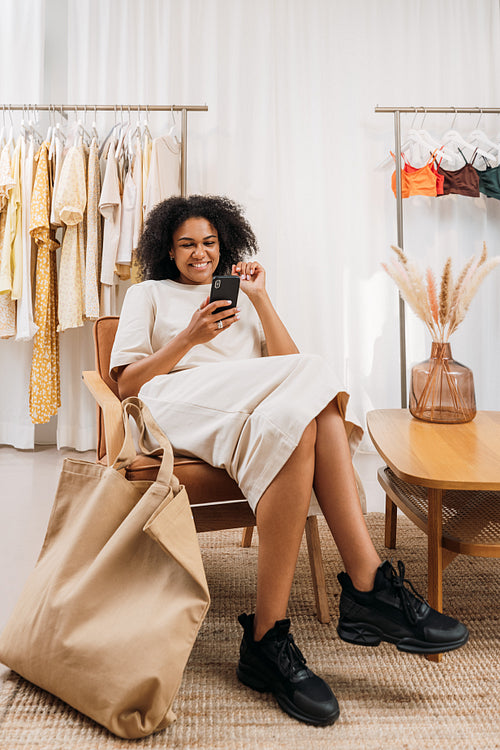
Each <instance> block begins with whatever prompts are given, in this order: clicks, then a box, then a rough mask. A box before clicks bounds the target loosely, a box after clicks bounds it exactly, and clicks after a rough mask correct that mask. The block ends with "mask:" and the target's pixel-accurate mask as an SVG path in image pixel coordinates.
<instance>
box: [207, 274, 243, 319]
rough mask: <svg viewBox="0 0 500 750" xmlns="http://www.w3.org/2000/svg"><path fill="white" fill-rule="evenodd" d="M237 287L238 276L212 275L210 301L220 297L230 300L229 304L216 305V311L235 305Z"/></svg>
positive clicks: (238, 287)
mask: <svg viewBox="0 0 500 750" xmlns="http://www.w3.org/2000/svg"><path fill="white" fill-rule="evenodd" d="M239 289H240V277H239V276H214V277H213V278H212V288H211V290H210V302H216V301H217V300H220V299H230V300H231V304H230V305H225V306H224V307H218V308H217V310H216V312H223V311H224V310H230V309H231V308H232V307H236V303H237V301H238V292H239Z"/></svg>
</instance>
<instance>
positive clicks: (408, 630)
mask: <svg viewBox="0 0 500 750" xmlns="http://www.w3.org/2000/svg"><path fill="white" fill-rule="evenodd" d="M398 571H399V573H396V571H395V570H394V568H393V567H392V565H391V564H390V562H389V561H386V562H384V563H382V564H381V565H380V566H379V567H378V569H377V573H376V576H375V583H374V586H373V589H372V590H371V591H368V592H364V591H358V590H357V589H355V588H354V586H353V584H352V581H351V579H350V578H349V576H348V575H347V573H340V574H339V575H338V576H337V578H338V580H339V582H340V585H341V586H342V594H341V596H340V618H339V624H338V627H337V632H338V634H339V636H340V637H341V638H342V640H343V641H347V642H348V643H357V644H359V645H361V646H378V645H379V643H380V641H387V642H388V643H395V644H396V646H397V648H398V649H399V650H400V651H409V652H410V653H413V654H439V653H441V652H442V651H452V650H453V649H455V648H460V646H463V645H464V643H467V640H468V638H469V631H468V630H467V628H466V627H465V625H462V623H461V622H459V621H458V620H454V619H453V618H452V617H447V616H446V615H443V614H441V613H440V612H437V611H436V610H435V609H432V608H431V607H430V606H429V604H428V603H427V602H426V601H425V599H424V598H423V597H421V596H420V594H418V593H417V592H416V591H415V589H414V588H413V586H412V584H411V583H410V581H408V580H406V579H405V566H404V565H403V563H402V562H401V560H400V561H398ZM405 584H408V586H409V588H407V587H406V586H405Z"/></svg>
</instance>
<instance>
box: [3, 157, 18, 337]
mask: <svg viewBox="0 0 500 750" xmlns="http://www.w3.org/2000/svg"><path fill="white" fill-rule="evenodd" d="M14 185H15V182H14V180H13V179H12V165H11V160H10V149H9V147H8V146H7V145H5V146H4V147H3V149H2V154H1V156H0V268H1V267H2V254H3V246H4V244H3V243H4V235H5V225H6V220H7V206H8V203H9V196H10V193H11V190H12V188H13V187H14ZM9 252H10V247H9ZM15 334H16V303H15V301H14V300H13V299H12V297H11V295H10V290H8V291H4V292H0V338H2V339H6V338H10V337H11V336H15Z"/></svg>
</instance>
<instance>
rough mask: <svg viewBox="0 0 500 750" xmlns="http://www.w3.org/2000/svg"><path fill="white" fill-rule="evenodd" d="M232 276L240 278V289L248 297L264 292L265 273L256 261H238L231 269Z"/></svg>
mask: <svg viewBox="0 0 500 750" xmlns="http://www.w3.org/2000/svg"><path fill="white" fill-rule="evenodd" d="M231 274H232V275H233V276H239V277H240V288H241V289H242V290H243V291H244V292H245V294H246V295H247V296H248V297H252V295H254V294H259V293H260V292H264V291H265V289H266V272H265V270H264V268H263V266H261V265H260V263H257V262H256V261H254V260H252V261H240V263H236V265H233V267H232V269H231Z"/></svg>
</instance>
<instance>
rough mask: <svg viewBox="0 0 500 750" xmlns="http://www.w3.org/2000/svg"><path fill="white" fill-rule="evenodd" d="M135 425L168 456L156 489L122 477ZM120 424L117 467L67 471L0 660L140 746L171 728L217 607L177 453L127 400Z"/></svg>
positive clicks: (69, 467)
mask: <svg viewBox="0 0 500 750" xmlns="http://www.w3.org/2000/svg"><path fill="white" fill-rule="evenodd" d="M129 415H131V416H132V417H133V418H134V419H135V421H136V423H137V426H138V430H139V445H140V447H141V449H142V450H143V451H144V452H146V453H151V452H152V450H151V435H152V436H153V437H154V438H155V439H156V441H157V442H158V443H159V445H160V446H161V447H162V448H163V458H162V463H161V468H160V470H159V473H158V478H157V480H156V481H155V482H151V481H138V482H130V481H128V480H127V479H126V478H125V476H124V474H123V473H120V469H123V468H124V467H126V466H127V465H128V464H130V463H131V461H132V460H133V459H134V457H135V456H136V450H135V446H134V442H133V439H132V436H131V429H130V424H129V422H130V420H129ZM123 416H124V426H125V441H124V443H123V446H122V449H121V451H120V455H119V456H118V458H117V459H116V461H115V463H114V465H113V466H112V467H106V466H102V465H99V464H94V463H90V462H87V461H80V460H78V459H73V458H66V459H65V460H64V464H63V468H62V471H61V476H60V479H59V484H58V488H57V492H56V498H55V501H54V505H53V508H52V513H51V516H50V520H49V524H48V529H47V533H46V537H45V541H44V543H43V547H42V550H41V553H40V556H39V558H38V561H37V563H36V566H35V569H34V571H33V572H32V574H31V575H30V577H29V579H28V581H27V583H26V585H25V587H24V589H23V591H22V593H21V596H20V598H19V601H18V602H17V604H16V606H15V609H14V611H13V613H12V616H11V617H10V619H9V621H8V623H7V626H6V627H5V629H4V631H3V632H2V634H1V636H0V661H1V662H3V663H4V664H5V665H7V666H8V667H10V668H11V669H13V670H14V671H15V672H17V673H19V674H20V675H22V676H23V677H24V678H25V679H27V680H29V681H31V682H33V683H35V684H36V685H38V686H40V687H41V688H43V689H44V690H47V691H48V692H50V693H53V694H54V695H56V696H58V697H59V698H61V699H62V700H64V701H65V702H66V703H69V704H70V705H71V706H73V707H74V708H76V709H77V710H78V711H81V712H82V713H84V714H86V715H87V716H90V717H91V718H92V719H94V720H95V721H97V722H98V723H99V724H102V725H104V726H105V727H107V728H108V729H109V730H111V732H113V733H114V734H116V735H118V736H120V737H125V738H137V737H144V736H146V735H148V734H150V733H151V732H154V731H156V730H159V729H163V728H164V727H166V726H168V725H169V724H170V723H171V722H172V721H174V720H175V718H176V717H175V714H174V713H173V711H172V708H171V706H172V702H173V700H174V698H175V696H176V694H177V692H178V689H179V685H180V682H181V679H182V674H183V671H184V667H185V665H186V662H187V660H188V657H189V654H190V652H191V649H192V646H193V643H194V641H195V638H196V635H197V633H198V630H199V628H200V626H201V624H202V622H203V619H204V617H205V615H206V613H207V610H208V606H209V602H210V598H209V593H208V587H207V582H206V578H205V572H204V569H203V563H202V560H201V554H200V549H199V545H198V540H197V536H196V529H195V526H194V521H193V517H192V513H191V509H190V506H189V500H188V496H187V493H186V490H185V488H184V487H183V486H181V485H179V482H178V480H177V478H176V477H175V476H174V475H173V474H172V469H173V454H172V447H171V445H170V442H169V441H168V439H167V438H166V436H165V435H164V433H163V432H162V431H161V430H160V428H159V426H158V425H157V424H156V422H155V421H154V420H153V418H152V416H151V414H150V412H149V411H148V409H147V407H146V406H145V405H144V404H143V403H142V402H141V401H140V399H138V398H135V397H132V398H129V399H126V400H125V401H124V402H123ZM146 445H147V446H148V447H146Z"/></svg>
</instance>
